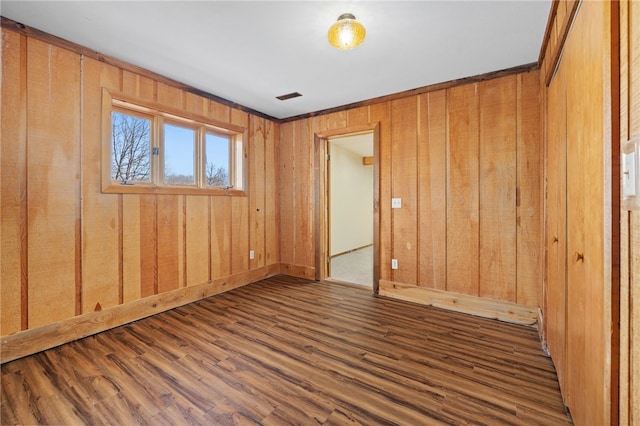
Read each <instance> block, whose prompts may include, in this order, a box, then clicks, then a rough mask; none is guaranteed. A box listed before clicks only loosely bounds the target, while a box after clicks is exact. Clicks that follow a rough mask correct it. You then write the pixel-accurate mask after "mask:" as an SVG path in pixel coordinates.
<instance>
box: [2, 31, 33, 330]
mask: <svg viewBox="0 0 640 426" xmlns="http://www.w3.org/2000/svg"><path fill="white" fill-rule="evenodd" d="M26 68H27V37H25V36H22V35H20V34H16V33H14V32H10V31H6V30H4V29H3V30H2V100H1V102H2V103H1V105H0V107H1V108H2V122H1V126H2V127H1V129H0V131H1V132H2V133H1V134H2V143H1V144H0V150H1V151H0V159H1V163H0V167H1V170H2V173H0V182H1V184H0V189H1V191H2V200H1V204H0V207H1V208H0V214H1V215H2V217H1V221H0V226H1V230H2V231H1V233H0V235H1V237H2V238H1V239H0V262H1V263H2V268H1V271H2V272H1V274H2V275H1V276H0V280H1V281H2V285H0V300H1V301H2V312H1V313H0V321H2V322H1V324H2V332H3V333H7V334H10V333H14V332H16V331H20V330H21V329H24V328H27V325H28V324H27V315H28V305H27V303H26V302H27V298H26V296H27V295H26V294H25V293H26V289H27V288H26V286H25V284H26V280H27V279H28V275H27V273H28V271H27V268H26V266H27V265H26V259H27V248H28V246H27V241H26V238H27V230H28V229H27V224H26V220H27V214H26V200H25V198H26V196H27V179H26V176H27V175H26V168H27V124H26V123H27V96H26V93H27V73H26Z"/></svg>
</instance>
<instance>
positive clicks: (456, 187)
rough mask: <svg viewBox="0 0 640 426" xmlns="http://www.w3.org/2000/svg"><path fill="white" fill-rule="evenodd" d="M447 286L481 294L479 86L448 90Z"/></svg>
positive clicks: (471, 293)
mask: <svg viewBox="0 0 640 426" xmlns="http://www.w3.org/2000/svg"><path fill="white" fill-rule="evenodd" d="M448 95H449V97H448V101H447V125H448V137H449V151H448V157H447V160H448V166H447V172H448V176H447V285H446V289H447V290H449V291H453V292H455V293H462V294H469V295H472V296H478V295H479V289H478V280H479V273H480V272H479V268H480V265H479V259H480V248H479V233H480V226H479V221H480V217H479V214H480V211H479V209H480V208H479V188H478V185H479V180H480V177H479V170H478V167H479V164H478V159H479V158H480V152H479V146H478V143H479V140H478V139H479V130H478V129H479V115H480V112H479V106H478V102H479V99H478V98H479V94H478V84H477V83H476V84H470V85H467V86H460V87H455V88H452V89H450V90H448Z"/></svg>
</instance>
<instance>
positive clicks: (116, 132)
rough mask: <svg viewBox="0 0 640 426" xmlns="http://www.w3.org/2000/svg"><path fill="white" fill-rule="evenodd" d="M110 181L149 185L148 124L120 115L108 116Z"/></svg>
mask: <svg viewBox="0 0 640 426" xmlns="http://www.w3.org/2000/svg"><path fill="white" fill-rule="evenodd" d="M111 134H112V145H111V155H112V160H113V161H112V162H111V179H113V180H118V181H122V182H128V181H134V182H149V181H150V180H151V174H150V165H151V163H150V153H151V152H150V150H151V148H150V143H151V142H150V141H151V121H150V120H148V119H146V118H142V117H136V116H133V115H128V114H124V113H120V112H113V113H112V114H111Z"/></svg>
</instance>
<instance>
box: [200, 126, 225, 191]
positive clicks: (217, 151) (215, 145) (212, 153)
mask: <svg viewBox="0 0 640 426" xmlns="http://www.w3.org/2000/svg"><path fill="white" fill-rule="evenodd" d="M205 142H206V147H205V169H204V171H205V177H206V183H207V186H229V145H230V139H229V137H228V136H220V135H216V134H213V133H207V137H206V140H205Z"/></svg>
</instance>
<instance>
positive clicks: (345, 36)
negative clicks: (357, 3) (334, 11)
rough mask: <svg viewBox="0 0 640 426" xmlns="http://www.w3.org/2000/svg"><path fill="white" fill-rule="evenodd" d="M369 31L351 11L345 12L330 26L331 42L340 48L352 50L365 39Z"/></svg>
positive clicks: (329, 36) (328, 35)
mask: <svg viewBox="0 0 640 426" xmlns="http://www.w3.org/2000/svg"><path fill="white" fill-rule="evenodd" d="M366 34H367V31H366V30H365V29H364V26H363V25H362V24H361V23H360V22H358V21H357V20H356V17H355V16H353V15H352V14H350V13H343V14H342V15H340V17H338V21H337V22H336V23H334V24H333V25H332V26H331V28H329V33H328V34H327V37H328V38H329V43H330V44H331V45H332V46H333V47H335V48H337V49H340V50H350V49H353V48H354V47H357V46H358V45H359V44H360V43H362V42H363V41H364V37H365V35H366Z"/></svg>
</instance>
